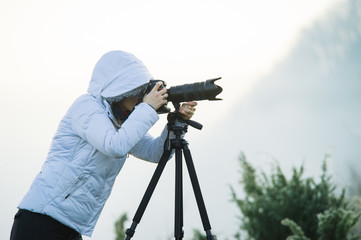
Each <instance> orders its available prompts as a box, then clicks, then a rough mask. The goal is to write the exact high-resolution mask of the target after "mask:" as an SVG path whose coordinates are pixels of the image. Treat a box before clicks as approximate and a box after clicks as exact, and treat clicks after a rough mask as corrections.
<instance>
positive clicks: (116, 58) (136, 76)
mask: <svg viewBox="0 0 361 240" xmlns="http://www.w3.org/2000/svg"><path fill="white" fill-rule="evenodd" d="M151 79H153V77H152V75H151V74H150V73H149V71H148V69H147V67H146V66H145V65H144V64H143V63H142V62H141V61H140V60H139V59H138V58H136V57H135V56H134V55H133V54H130V53H127V52H123V51H110V52H108V53H106V54H104V55H103V56H102V57H101V58H100V59H99V61H98V62H97V64H96V65H95V67H94V71H93V74H92V78H91V80H90V83H89V88H88V93H90V94H92V95H93V96H95V97H96V98H98V99H99V100H101V99H106V100H107V101H108V102H110V103H111V102H113V101H120V100H121V99H122V98H124V97H129V96H130V94H129V93H136V94H138V93H139V92H141V91H142V90H143V88H144V89H145V88H146V85H147V84H148V83H149V80H151Z"/></svg>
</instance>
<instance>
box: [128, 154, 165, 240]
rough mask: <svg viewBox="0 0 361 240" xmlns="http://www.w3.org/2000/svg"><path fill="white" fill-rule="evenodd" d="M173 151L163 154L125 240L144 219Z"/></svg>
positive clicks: (129, 237)
mask: <svg viewBox="0 0 361 240" xmlns="http://www.w3.org/2000/svg"><path fill="white" fill-rule="evenodd" d="M171 152H172V151H171V150H167V151H164V152H163V155H162V157H161V158H160V160H159V163H158V165H157V168H156V169H155V172H154V174H153V176H152V179H151V180H150V182H149V185H148V187H147V190H146V191H145V193H144V196H143V198H142V201H141V202H140V204H139V206H138V209H137V211H136V213H135V216H134V218H133V223H132V225H131V227H130V228H128V229H127V231H126V235H127V237H126V238H125V239H126V240H130V239H131V238H132V237H133V235H134V232H135V228H136V227H137V225H138V224H139V222H140V219H141V218H142V216H143V214H144V211H145V209H146V207H147V205H148V203H149V200H150V198H151V197H152V194H153V192H154V189H155V187H156V186H157V183H158V181H159V178H160V176H161V175H162V172H163V170H164V167H165V165H166V163H167V162H168V159H169V157H170V154H171Z"/></svg>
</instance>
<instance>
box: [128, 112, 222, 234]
mask: <svg viewBox="0 0 361 240" xmlns="http://www.w3.org/2000/svg"><path fill="white" fill-rule="evenodd" d="M180 122H183V123H185V124H179V123H180ZM188 125H190V126H192V127H194V128H197V129H199V130H200V129H202V125H201V124H200V123H197V122H195V121H192V120H183V119H181V118H180V117H179V116H178V114H177V113H174V112H172V113H169V114H168V124H167V126H168V136H167V139H166V141H165V143H164V152H163V154H162V157H161V159H160V161H159V163H158V166H157V168H156V169H155V172H154V174H153V176H152V178H151V180H150V182H149V185H148V187H147V189H146V191H145V193H144V196H143V198H142V201H141V202H140V204H139V206H138V209H137V211H136V213H135V216H134V218H133V223H132V225H131V227H130V228H128V229H127V231H126V235H127V236H126V238H125V239H126V240H130V239H131V238H132V237H133V235H134V233H135V228H136V227H137V225H138V224H139V222H140V220H141V218H142V216H143V213H144V211H145V209H146V207H147V205H148V203H149V200H150V198H151V196H152V194H153V192H154V189H155V187H156V185H157V183H158V180H159V178H160V176H161V174H162V172H163V170H164V167H165V165H166V163H167V162H168V159H169V157H170V155H171V153H172V150H173V149H175V172H176V176H175V216H174V238H175V239H176V240H181V239H183V236H184V231H183V177H182V175H183V169H182V150H183V154H184V157H185V161H186V164H187V168H188V173H189V176H190V179H191V183H192V187H193V191H194V194H195V197H196V201H197V205H198V210H199V213H200V216H201V220H202V224H203V228H204V231H205V232H206V236H207V240H216V236H214V235H212V233H211V225H210V223H209V219H208V214H207V211H206V207H205V205H204V201H203V196H202V193H201V189H200V186H199V182H198V178H197V174H196V171H195V168H194V164H193V160H192V156H191V152H190V150H189V148H188V142H187V141H186V140H184V139H182V138H181V136H182V133H183V132H187V130H188Z"/></svg>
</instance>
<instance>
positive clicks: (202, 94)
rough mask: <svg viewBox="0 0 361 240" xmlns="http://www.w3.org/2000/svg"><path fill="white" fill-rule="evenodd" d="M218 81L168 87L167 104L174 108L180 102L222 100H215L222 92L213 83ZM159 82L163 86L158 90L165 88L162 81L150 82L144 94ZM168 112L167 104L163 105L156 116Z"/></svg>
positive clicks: (212, 80) (215, 79)
mask: <svg viewBox="0 0 361 240" xmlns="http://www.w3.org/2000/svg"><path fill="white" fill-rule="evenodd" d="M219 79H221V78H220V77H219V78H213V79H209V80H207V81H204V82H196V83H191V84H184V85H178V86H174V87H170V88H169V89H167V94H168V98H167V100H168V101H169V102H172V103H173V105H175V106H176V105H177V104H179V103H181V102H188V101H201V100H209V101H214V100H222V99H220V98H216V96H217V95H218V94H220V93H221V92H222V90H223V89H222V88H221V87H220V86H218V85H216V84H215V83H214V82H215V81H217V80H219ZM159 81H161V82H163V85H162V86H160V87H159V90H161V89H163V88H165V87H166V86H167V83H166V82H165V81H163V80H150V82H149V85H148V87H147V89H146V91H145V94H148V93H149V92H150V91H151V90H152V89H153V88H154V86H155V84H156V83H157V82H159ZM169 112H170V108H169V107H168V106H167V104H164V105H163V106H161V107H160V108H159V109H158V110H157V113H158V114H162V113H169Z"/></svg>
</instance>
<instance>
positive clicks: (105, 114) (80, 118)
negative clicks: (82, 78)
mask: <svg viewBox="0 0 361 240" xmlns="http://www.w3.org/2000/svg"><path fill="white" fill-rule="evenodd" d="M150 79H152V76H151V75H150V73H149V72H148V70H147V68H146V67H145V66H144V64H143V63H142V62H141V61H140V60H138V59H137V58H136V57H134V56H133V55H131V54H129V53H126V52H121V51H112V52H109V53H107V54H105V55H104V56H103V57H102V58H101V59H100V60H99V61H98V63H97V64H96V66H95V68H94V72H93V75H92V79H91V81H90V84H89V89H88V94H85V95H83V96H80V97H79V98H78V99H77V100H76V101H75V102H74V103H73V104H72V106H71V107H70V108H69V110H68V111H67V113H66V114H65V116H64V118H63V119H62V120H61V122H60V124H59V127H58V130H57V132H56V134H55V136H54V138H53V141H52V144H51V148H50V151H49V154H48V156H47V159H46V161H45V163H44V165H43V167H42V170H41V172H40V173H39V174H38V175H37V176H36V178H35V180H34V182H33V183H32V185H31V187H30V190H29V191H28V193H27V194H26V196H25V197H24V199H23V200H22V201H21V203H20V204H19V206H18V207H19V208H20V209H27V210H30V211H33V212H37V213H42V214H46V215H49V216H51V217H53V218H54V219H56V220H58V221H60V222H61V223H63V224H64V225H67V226H69V227H71V228H73V229H75V230H76V231H78V232H79V233H81V234H82V235H86V236H91V234H92V232H93V230H94V227H95V224H96V222H97V220H98V218H99V215H100V213H101V211H102V209H103V207H104V204H105V202H106V200H107V199H108V197H109V195H110V192H111V189H112V187H113V184H114V180H115V178H116V176H117V175H118V173H119V171H120V170H121V168H122V166H123V164H124V162H125V160H126V158H127V155H128V153H129V154H132V155H134V156H136V157H138V158H141V159H144V160H147V161H151V162H158V161H159V159H160V157H161V155H162V153H163V144H164V140H165V139H166V135H167V130H166V129H164V131H163V132H162V134H161V136H160V137H158V138H153V137H152V136H150V135H149V134H148V133H147V132H148V130H149V129H150V128H151V127H152V126H153V124H154V123H155V122H156V121H157V120H158V115H157V113H156V112H155V111H154V109H153V108H152V107H151V106H149V105H148V104H146V103H141V104H139V105H137V106H136V107H135V109H134V111H133V112H132V113H131V114H130V115H129V117H128V119H127V120H126V121H125V122H124V123H123V124H122V125H121V126H117V125H116V124H115V123H113V122H115V121H112V119H113V120H114V116H113V114H112V112H111V109H110V106H109V104H108V102H107V101H106V100H105V99H107V98H111V97H116V96H118V95H121V94H124V93H126V92H128V91H130V90H132V89H135V88H137V87H139V86H141V85H143V84H145V83H147V82H149V80H150Z"/></svg>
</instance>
